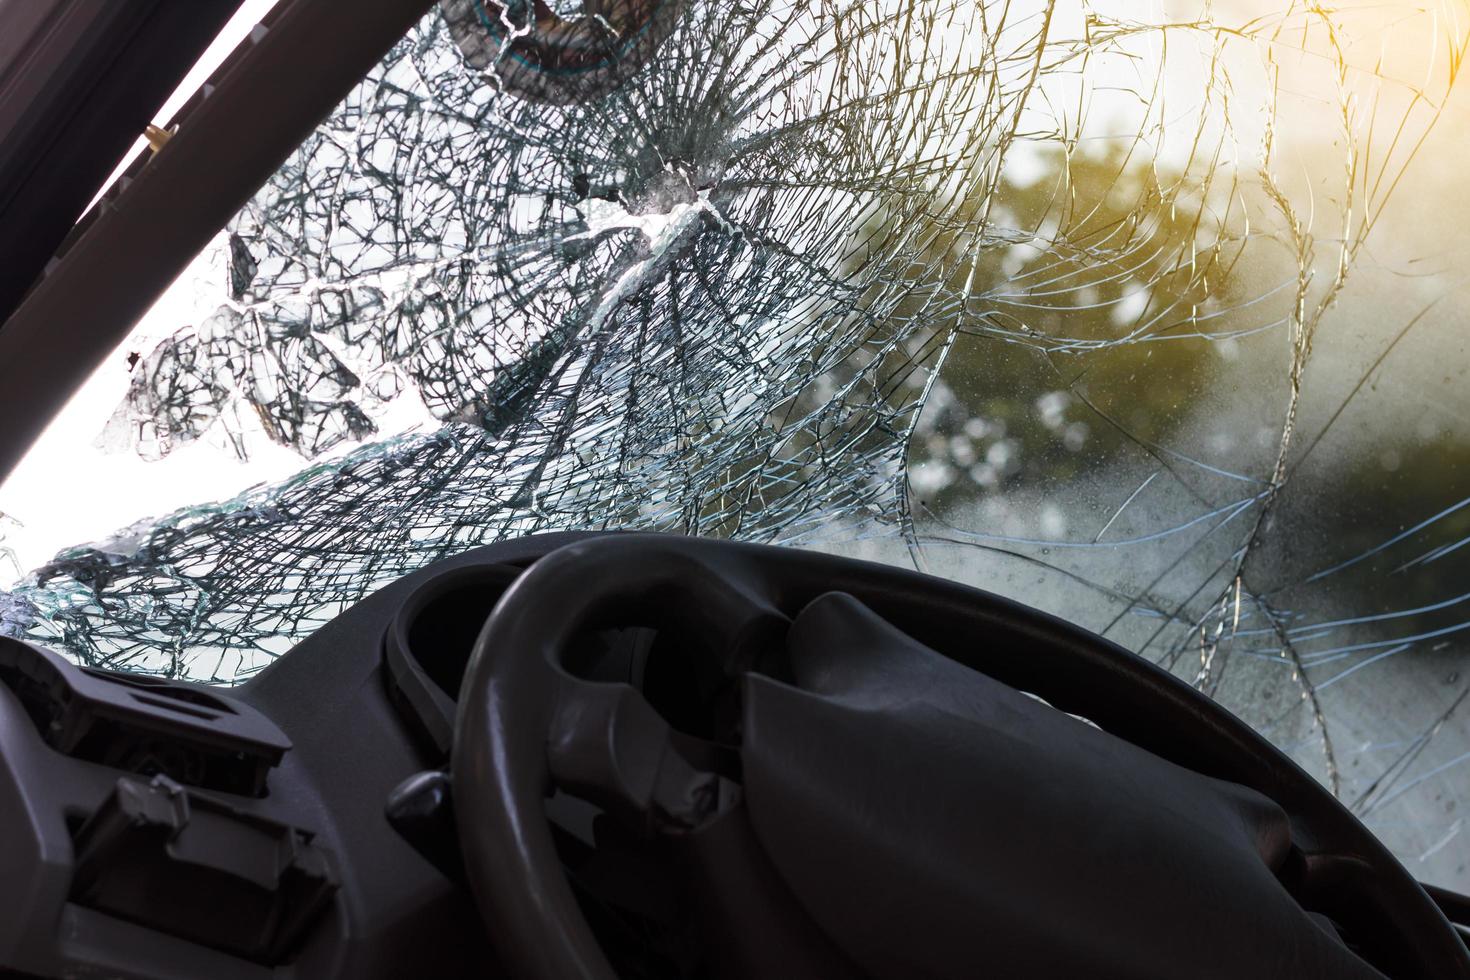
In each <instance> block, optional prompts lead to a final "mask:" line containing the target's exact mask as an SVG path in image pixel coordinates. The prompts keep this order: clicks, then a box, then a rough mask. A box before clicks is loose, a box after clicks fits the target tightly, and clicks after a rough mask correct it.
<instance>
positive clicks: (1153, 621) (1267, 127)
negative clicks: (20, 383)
mask: <svg viewBox="0 0 1470 980" xmlns="http://www.w3.org/2000/svg"><path fill="white" fill-rule="evenodd" d="M533 14H534V16H535V17H539V18H540V21H539V22H537V21H535V20H533V19H532V16H533ZM562 15H563V16H564V17H565V18H567V19H564V20H561V21H559V22H558V21H554V20H552V19H550V18H553V17H554V13H553V12H552V11H550V10H548V9H546V8H542V7H540V6H539V5H538V7H537V8H536V9H535V11H531V10H529V9H527V8H526V7H524V6H513V7H510V8H505V9H502V8H499V7H493V6H491V5H489V4H488V3H487V2H484V0H444V2H443V3H441V4H440V5H438V6H437V7H435V8H434V9H432V10H431V12H430V13H429V14H428V15H427V16H426V17H425V18H424V19H423V20H422V21H421V22H420V23H419V24H418V25H417V27H415V28H414V30H413V31H412V32H411V33H410V34H409V35H408V36H407V37H405V38H403V39H402V41H401V42H400V43H399V44H398V45H397V46H396V47H395V48H394V49H393V51H392V52H391V53H390V54H389V55H388V56H387V58H385V59H384V60H383V62H382V63H381V64H380V65H379V66H378V67H377V68H376V69H374V70H373V71H372V72H371V73H370V74H369V75H368V77H366V78H365V79H364V80H363V81H362V82H361V84H360V85H358V86H357V88H356V89H355V90H354V91H353V92H352V93H351V95H350V96H348V98H347V99H346V100H345V101H344V102H343V103H342V104H341V105H340V106H338V107H337V109H336V110H335V111H334V112H333V113H332V114H331V115H330V117H329V118H327V119H326V121H325V122H323V123H322V124H321V126H320V127H319V128H318V129H317V130H316V132H315V133H314V135H312V136H311V137H310V138H309V139H308V140H307V141H306V143H305V144H303V145H302V146H301V147H300V149H299V150H298V151H297V152H296V153H295V154H294V155H293V156H292V157H291V158H290V159H289V160H288V161H287V162H286V163H285V164H284V165H283V166H282V167H281V168H280V170H279V171H278V172H277V173H276V174H275V176H274V177H272V178H271V180H270V181H269V182H268V183H267V184H266V185H265V186H264V187H262V188H261V189H260V190H259V191H258V193H256V194H255V196H254V198H253V199H252V200H251V201H250V202H249V203H248V204H247V205H246V206H245V207H244V208H243V209H242V210H241V211H240V212H239V213H238V215H236V216H235V218H234V219H233V220H232V221H231V222H230V223H229V225H228V226H227V227H226V228H224V229H222V230H221V231H220V233H219V234H218V236H217V237H216V238H215V240H214V241H213V243H212V244H211V245H210V246H209V247H208V248H207V249H206V250H205V251H204V252H203V253H202V254H201V255H200V256H199V257H198V258H197V260H196V261H195V262H194V263H193V264H192V265H191V266H190V267H189V268H188V270H187V271H185V272H184V273H183V274H182V275H181V276H180V277H179V278H178V280H177V281H176V282H175V284H174V286H173V287H172V288H171V289H170V291H169V292H168V293H167V294H166V295H165V296H164V297H163V298H162V299H160V300H159V302H158V304H157V305H156V307H155V308H154V309H153V311H152V312H151V313H150V314H149V315H148V316H147V317H146V318H145V319H144V320H143V321H142V322H140V323H139V325H138V326H137V328H136V330H135V332H134V334H133V335H132V337H130V338H129V340H128V341H127V342H126V343H125V344H124V345H123V346H122V347H120V348H118V350H117V351H115V352H114V354H113V355H112V356H111V357H110V359H108V360H107V361H106V362H105V363H104V364H103V366H102V367H101V368H99V370H98V371H97V372H96V374H95V375H94V377H93V378H92V380H91V381H90V382H89V384H88V386H87V387H86V388H85V389H84V390H83V391H81V392H80V393H79V394H78V395H77V397H76V398H75V399H74V400H73V402H72V403H71V405H70V406H69V407H68V409H67V410H66V411H65V412H64V413H63V414H62V415H61V416H60V417H58V418H57V419H56V420H55V422H54V423H53V425H52V428H51V430H50V431H48V433H47V434H46V436H45V437H44V438H43V439H42V440H41V441H40V442H39V443H38V444H37V445H36V447H35V448H34V449H33V450H32V452H31V454H30V456H29V457H28V458H27V460H26V461H25V463H24V464H23V465H22V466H21V467H20V468H18V469H17V470H16V472H15V473H14V474H13V475H12V477H11V478H10V480H9V481H8V482H7V483H6V484H5V485H4V487H3V489H0V511H3V517H0V533H3V535H4V537H3V540H0V584H3V585H4V587H5V591H0V629H3V630H4V631H5V632H7V633H10V634H12V635H16V636H22V637H26V638H28V639H30V640H32V641H34V642H37V643H40V644H43V645H47V646H50V647H52V648H54V649H57V650H60V651H64V652H65V653H66V654H68V655H69V656H71V657H73V658H75V659H76V660H78V661H81V662H84V663H88V664H97V665H105V666H110V667H115V668H120V669H124V670H133V671H143V672H149V673H157V674H164V675H168V676H174V677H183V678H189V679H193V680H203V681H212V682H219V683H231V682H235V681H239V680H241V679H244V678H246V677H249V676H250V675H251V674H252V673H254V672H256V671H259V670H260V669H261V668H262V667H263V666H264V665H265V664H267V663H269V662H270V660H271V659H272V658H273V657H275V656H278V655H279V654H281V653H282V652H284V651H286V650H288V649H289V648H290V647H291V646H292V645H293V644H294V643H295V642H297V641H299V640H300V639H301V638H303V637H304V636H306V635H308V634H310V633H311V632H312V631H313V630H314V629H316V628H317V627H319V626H320V625H322V624H323V623H324V622H326V621H327V620H329V619H330V618H331V617H332V616H333V615H334V614H336V613H337V612H339V611H340V610H341V609H343V608H344V607H345V606H346V605H347V604H350V603H352V602H354V601H356V600H358V599H360V598H361V597H363V596H364V595H365V594H367V593H369V592H371V591H372V590H374V589H375V588H377V587H379V586H381V585H383V584H385V583H387V582H389V581H391V580H393V579H394V578H396V577H398V576H400V575H403V574H404V573H406V572H408V571H411V570H413V569H415V568H418V567H421V566H423V565H425V564H427V563H428V562H431V561H434V560H435V559H438V558H441V557H444V556H447V555H452V554H455V553H458V552H462V551H464V550H466V549H468V548H471V547H474V546H476V545H481V544H485V543H489V542H493V541H497V540H500V539H503V538H506V537H509V536H514V535H521V534H527V533H531V532H536V531H544V530H553V529H564V528H613V527H636V528H651V529H662V530H672V531H681V532H685V533H690V534H702V535H714V536H721V537H733V538H743V539H748V540H755V541H766V542H781V543H786V544H790V545H794V546H798V547H805V548H816V549H823V550H827V551H833V552H840V553H844V554H852V555H857V556H861V557H866V558H871V559H875V560H879V561H884V562H891V563H896V564H902V565H907V566H911V567H916V568H919V569H921V570H924V571H927V572H931V573H934V574H938V575H942V576H946V577H950V578H953V579H957V580H960V581H963V582H967V583H971V584H974V585H978V586H981V587H983V588H986V589H990V590H993V591H995V592H999V593H1002V594H1005V595H1007V596H1012V597H1014V598H1017V599H1019V600H1021V601H1023V602H1026V603H1029V604H1032V605H1036V606H1039V607H1041V608H1044V609H1046V610H1048V611H1050V612H1053V613H1055V614H1057V615H1059V616H1062V617H1064V618H1066V619H1069V620H1072V621H1075V622H1077V623H1080V624H1081V625H1083V626H1085V627H1087V628H1089V629H1092V630H1095V631H1097V632H1099V633H1102V634H1103V635H1105V636H1107V637H1109V638H1110V639H1112V640H1115V641H1117V642H1118V643H1120V644H1122V645H1123V646H1125V647H1127V648H1129V649H1131V650H1134V651H1136V652H1138V653H1139V654H1141V655H1143V656H1144V657H1147V658H1148V659H1150V660H1152V661H1154V662H1155V663H1158V664H1160V665H1163V666H1164V667H1166V668H1168V669H1169V670H1171V671H1173V672H1174V673H1175V674H1176V675H1178V676H1179V677H1181V678H1183V679H1185V680H1186V681H1188V682H1189V683H1192V684H1194V685H1195V686H1196V687H1198V688H1199V689H1201V690H1203V691H1205V692H1206V693H1208V694H1209V695H1210V696H1212V697H1214V698H1216V699H1217V700H1219V701H1220V702H1221V703H1222V704H1224V705H1225V706H1226V707H1228V708H1229V709H1231V710H1232V711H1234V712H1236V713H1237V714H1239V715H1240V716H1242V717H1243V718H1245V719H1246V720H1247V721H1248V722H1249V723H1250V724H1252V725H1253V726H1255V727H1256V728H1257V729H1258V730H1259V731H1261V732H1262V733H1264V734H1265V735H1266V736H1267V737H1268V738H1270V739H1271V740H1272V741H1273V742H1274V743H1275V744H1276V745H1278V746H1280V747H1281V748H1283V749H1284V750H1286V751H1287V752H1288V753H1290V754H1291V755H1292V756H1293V757H1294V758H1295V759H1296V760H1297V761H1298V762H1300V763H1301V764H1302V765H1303V766H1304V767H1305V768H1306V769H1308V770H1309V771H1310V772H1311V773H1312V774H1314V775H1315V776H1316V777H1317V778H1318V779H1320V780H1321V781H1322V782H1323V783H1324V784H1325V785H1326V786H1328V787H1330V788H1331V790H1332V791H1333V792H1334V793H1336V794H1337V796H1338V797H1339V799H1341V800H1342V802H1343V803H1344V805H1346V806H1348V807H1350V808H1351V809H1352V810H1353V811H1354V812H1355V813H1356V814H1358V815H1359V816H1360V817H1362V818H1363V819H1364V820H1365V821H1366V822H1367V824H1368V826H1369V827H1370V828H1371V829H1372V830H1373V831H1374V832H1376V833H1377V834H1379V835H1380V836H1381V837H1382V838H1383V839H1384V840H1385V841H1386V842H1387V843H1388V844H1389V845H1390V846H1391V847H1392V848H1393V849H1394V850H1395V852H1396V853H1397V854H1398V856H1399V857H1400V858H1401V859H1402V860H1403V861H1404V863H1405V864H1406V865H1407V866H1408V868H1409V869H1410V871H1412V872H1413V873H1414V874H1416V875H1417V876H1419V877H1420V878H1421V879H1423V880H1426V881H1429V882H1432V883H1436V884H1440V885H1446V886H1452V887H1458V888H1460V889H1461V890H1464V889H1465V888H1467V887H1470V870H1467V866H1470V833H1467V832H1466V828H1465V826H1464V819H1465V816H1466V814H1465V812H1464V811H1462V810H1461V809H1460V808H1461V806H1462V805H1467V806H1470V705H1466V704H1465V702H1466V697H1467V694H1470V630H1467V627H1470V591H1467V590H1470V574H1467V573H1470V548H1465V547H1463V546H1464V545H1465V544H1466V543H1467V542H1470V375H1467V371H1470V351H1467V314H1466V312H1465V310H1466V300H1467V297H1470V293H1467V290H1466V280H1465V275H1464V271H1463V270H1465V269H1466V268H1470V220H1467V217H1470V214H1467V211H1466V202H1467V199H1470V198H1467V193H1466V191H1465V188H1464V181H1465V176H1464V174H1465V171H1464V167H1463V159H1464V139H1465V134H1466V132H1467V131H1470V99H1467V95H1466V92H1465V84H1464V80H1463V79H1461V78H1460V77H1459V75H1460V70H1461V68H1462V64H1463V57H1464V55H1465V52H1466V44H1467V30H1470V20H1467V12H1466V9H1465V7H1464V6H1463V4H1462V2H1461V0H1444V2H1440V0H1425V2H1424V3H1421V4H1414V3H1409V2H1396V3H1388V4H1384V3H1377V2H1373V3H1345V4H1333V5H1319V4H1310V5H1299V4H1289V5H1287V6H1286V8H1285V9H1282V5H1280V4H1272V3H1267V2H1264V0H1260V2H1256V0H1250V2H1248V0H1218V2H1213V3H1209V2H1203V3H1194V2H1188V0H1179V2H1172V0H1171V2H1168V3H1164V4H1154V5H1151V6H1149V5H1143V4H1132V3H1122V2H1116V3H1101V2H1100V3H1086V2H1076V0H1057V2H1055V3H1046V2H1044V0H1016V2H1012V3H1009V4H1006V3H1001V2H992V3H975V2H968V0H965V2H957V0H903V2H892V0H822V2H809V3H808V2H802V3H797V4H791V3H787V2H778V0H749V2H734V0H715V2H707V0H663V2H662V3H660V4H653V5H649V4H647V3H641V2H638V0H621V2H616V3H610V4H603V5H601V6H599V7H597V10H596V14H595V15H592V14H577V13H573V12H571V11H562ZM548 25H550V26H548ZM639 25H641V26H639ZM635 28H636V29H635ZM609 51H612V52H613V53H614V55H613V56H607V55H606V52H609Z"/></svg>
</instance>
